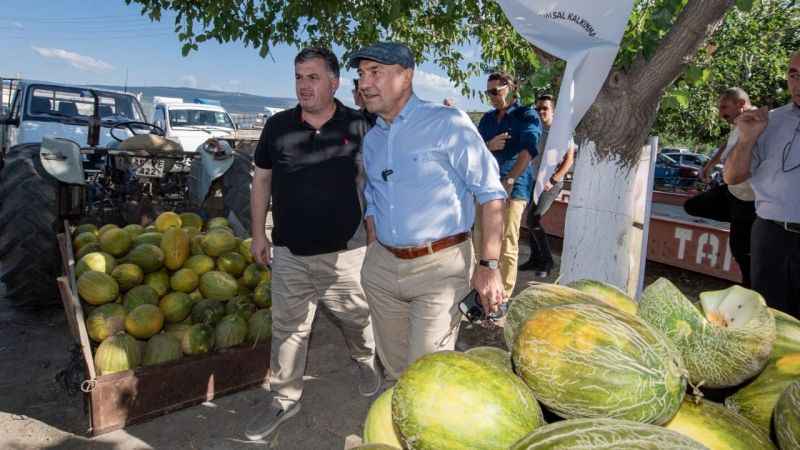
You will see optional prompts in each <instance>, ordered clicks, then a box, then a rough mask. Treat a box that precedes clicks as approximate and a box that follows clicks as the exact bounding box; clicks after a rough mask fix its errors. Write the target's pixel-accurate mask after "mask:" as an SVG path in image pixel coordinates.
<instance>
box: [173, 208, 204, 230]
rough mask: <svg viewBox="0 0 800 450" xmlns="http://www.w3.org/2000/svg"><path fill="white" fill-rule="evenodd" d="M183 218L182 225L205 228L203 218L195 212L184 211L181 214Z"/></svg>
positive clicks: (199, 228)
mask: <svg viewBox="0 0 800 450" xmlns="http://www.w3.org/2000/svg"><path fill="white" fill-rule="evenodd" d="M179 216H180V218H181V226H183V227H193V228H196V229H198V230H202V229H203V218H202V217H200V216H199V215H197V214H195V213H193V212H184V213H180V214H179Z"/></svg>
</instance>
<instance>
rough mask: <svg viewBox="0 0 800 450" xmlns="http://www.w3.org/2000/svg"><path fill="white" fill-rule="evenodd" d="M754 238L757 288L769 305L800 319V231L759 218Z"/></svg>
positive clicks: (754, 278) (754, 281)
mask: <svg viewBox="0 0 800 450" xmlns="http://www.w3.org/2000/svg"><path fill="white" fill-rule="evenodd" d="M752 238H753V241H752V249H753V267H752V269H751V270H752V278H753V289H754V290H756V291H757V292H758V293H759V294H761V295H763V296H764V299H765V300H766V301H767V304H768V305H769V306H771V307H773V308H775V309H778V310H781V311H783V312H785V313H787V314H791V315H792V316H794V317H796V318H800V233H794V232H791V231H787V230H785V229H784V228H783V227H782V226H780V225H778V224H777V223H775V222H772V221H770V220H765V219H762V218H760V217H759V218H757V219H756V222H755V223H754V224H753V236H752Z"/></svg>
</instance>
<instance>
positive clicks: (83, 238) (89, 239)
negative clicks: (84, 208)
mask: <svg viewBox="0 0 800 450" xmlns="http://www.w3.org/2000/svg"><path fill="white" fill-rule="evenodd" d="M93 243H97V244H98V245H99V244H100V242H99V240H98V238H97V234H96V233H94V232H92V231H84V232H82V233H80V234H77V235H76V236H75V237H74V238H72V249H73V251H75V252H79V251H81V249H82V248H83V247H84V246H86V245H88V244H93Z"/></svg>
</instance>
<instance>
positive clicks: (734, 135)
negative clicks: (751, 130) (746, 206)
mask: <svg viewBox="0 0 800 450" xmlns="http://www.w3.org/2000/svg"><path fill="white" fill-rule="evenodd" d="M738 142H739V127H733V130H731V132H730V134H728V142H727V143H726V144H725V150H723V151H722V157H721V158H720V161H721V162H722V164H725V160H726V159H728V155H730V153H731V151H732V150H733V148H734V147H736V144H737V143H738ZM728 191H730V193H731V194H733V196H734V197H736V198H738V199H739V200H741V201H743V202H752V201H755V199H756V194H755V192H753V187H752V186H751V185H750V180H745V181H742V182H741V183H739V184H729V185H728Z"/></svg>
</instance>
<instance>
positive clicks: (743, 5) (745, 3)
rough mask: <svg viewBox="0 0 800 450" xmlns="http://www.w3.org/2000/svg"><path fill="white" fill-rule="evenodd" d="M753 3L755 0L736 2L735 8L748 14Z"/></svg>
mask: <svg viewBox="0 0 800 450" xmlns="http://www.w3.org/2000/svg"><path fill="white" fill-rule="evenodd" d="M754 3H755V0H736V7H737V8H739V9H740V10H742V11H744V12H750V11H751V10H752V9H753V5H754Z"/></svg>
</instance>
